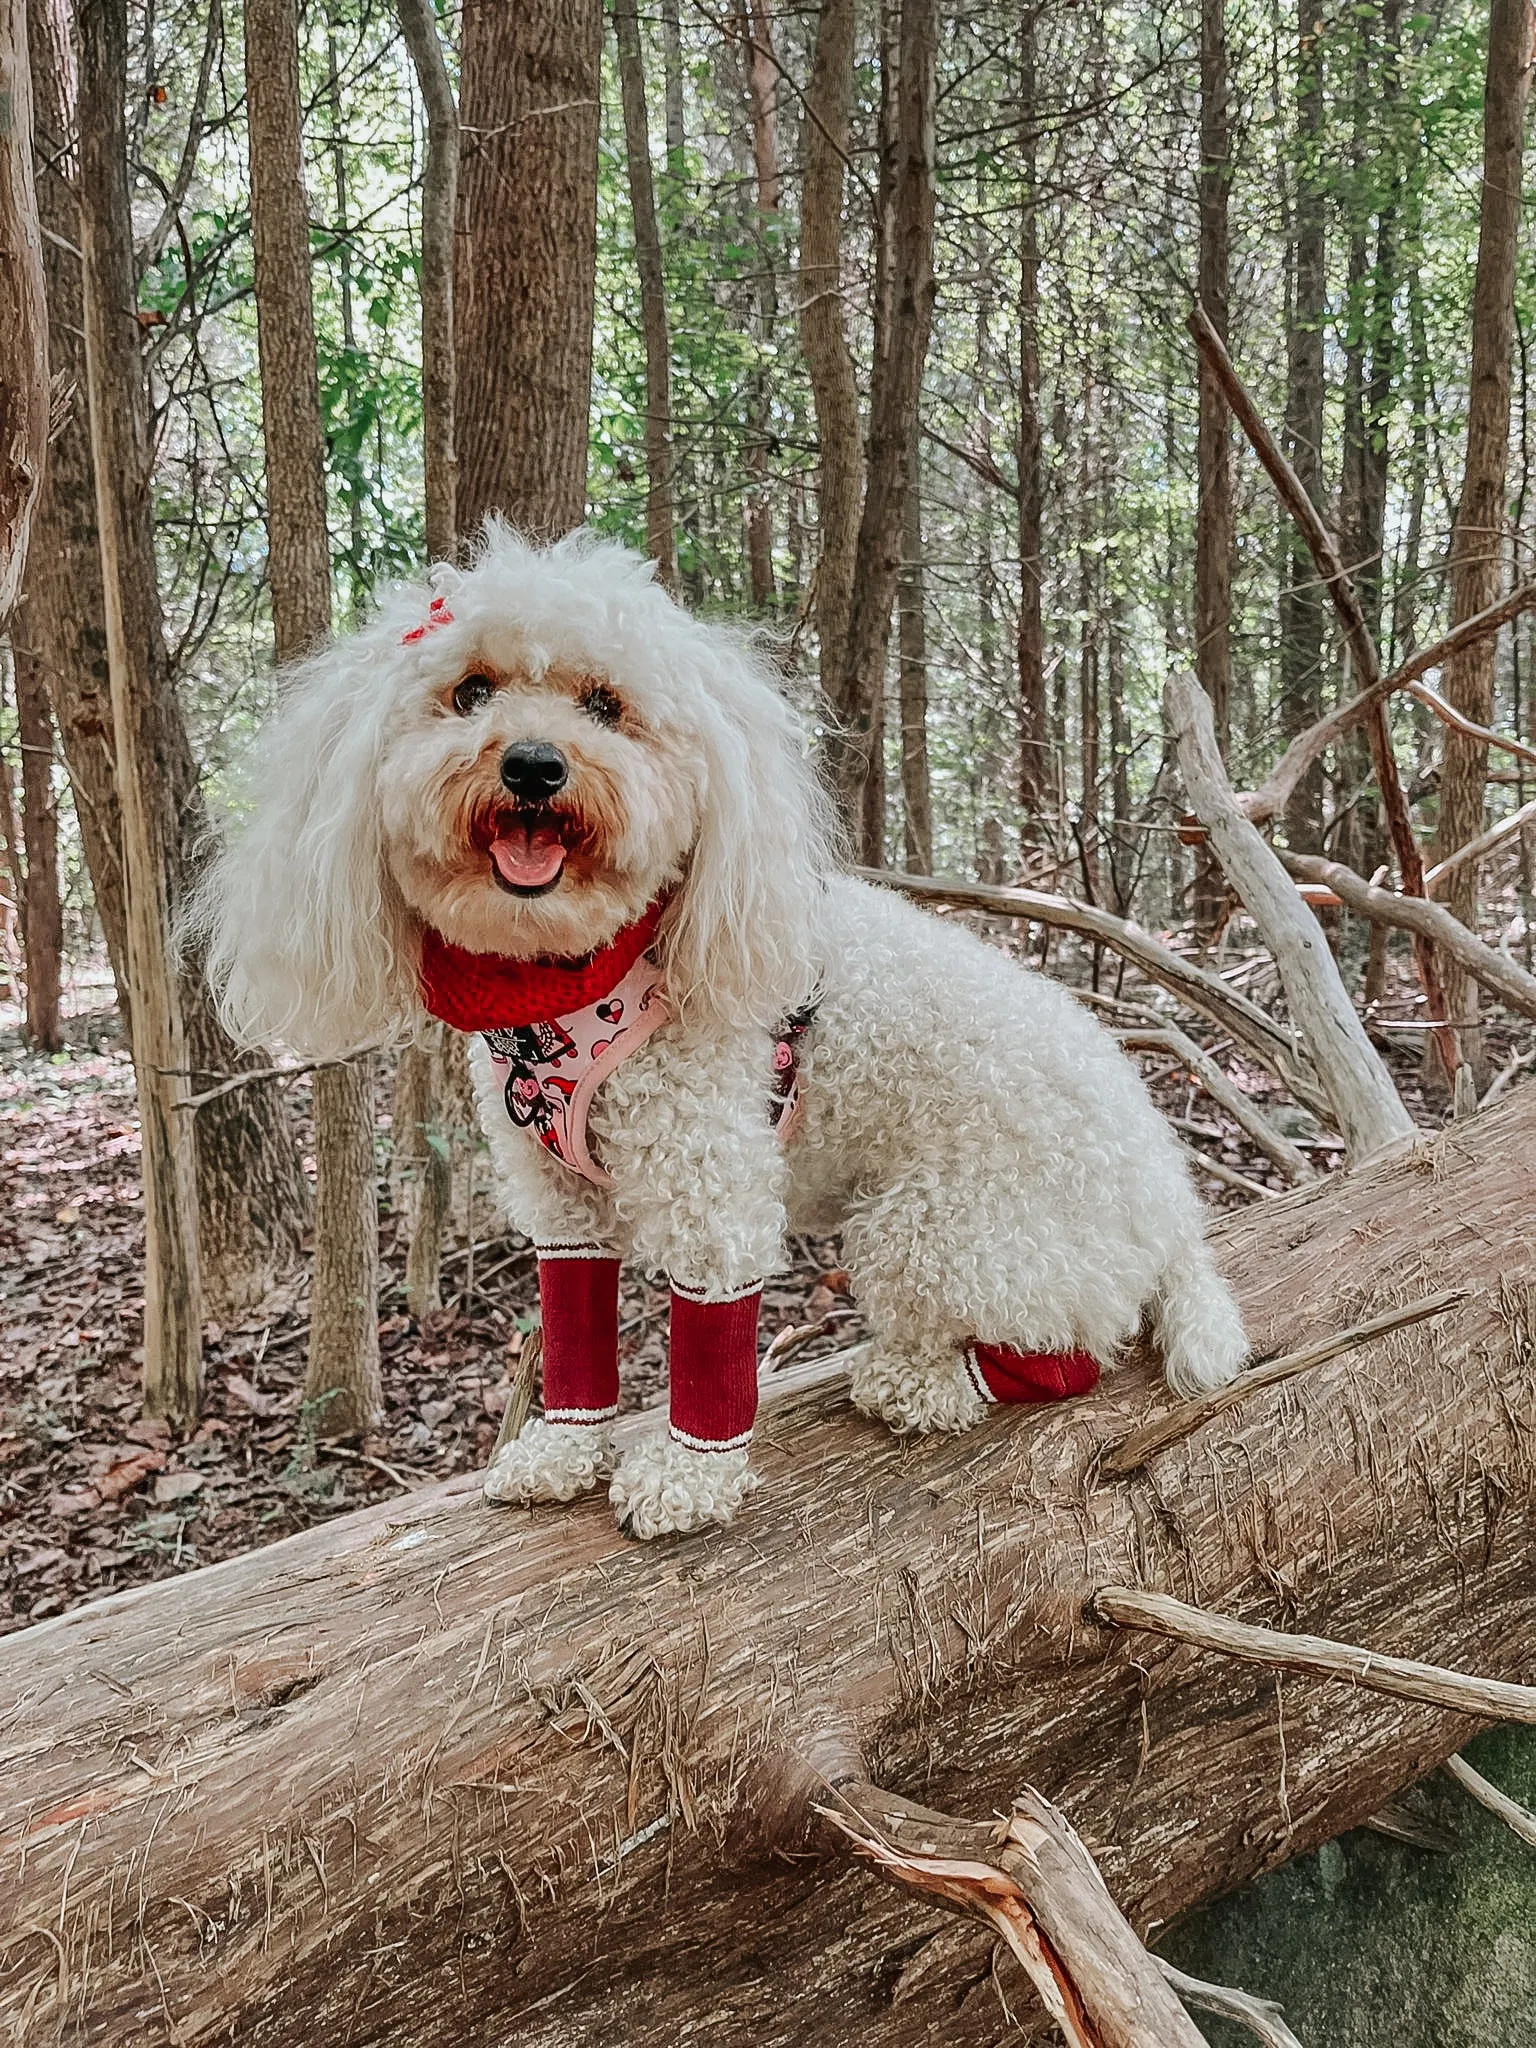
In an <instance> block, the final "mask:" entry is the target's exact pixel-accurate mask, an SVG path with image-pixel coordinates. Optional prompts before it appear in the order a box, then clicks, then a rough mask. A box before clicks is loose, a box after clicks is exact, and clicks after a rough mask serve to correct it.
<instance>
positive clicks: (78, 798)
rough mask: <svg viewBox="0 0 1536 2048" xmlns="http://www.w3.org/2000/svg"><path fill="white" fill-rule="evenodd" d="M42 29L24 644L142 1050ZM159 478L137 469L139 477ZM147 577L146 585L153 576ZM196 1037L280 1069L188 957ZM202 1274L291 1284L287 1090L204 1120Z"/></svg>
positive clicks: (57, 88)
mask: <svg viewBox="0 0 1536 2048" xmlns="http://www.w3.org/2000/svg"><path fill="white" fill-rule="evenodd" d="M29 19H30V27H31V40H32V49H33V52H34V80H35V83H36V88H37V120H38V134H39V138H40V141H41V144H42V149H41V153H40V163H41V171H40V177H39V188H38V198H39V206H40V208H41V211H42V217H43V221H44V224H45V225H46V226H47V227H48V228H49V229H50V230H51V233H50V234H49V236H48V238H47V239H46V241H45V243H44V261H45V266H46V269H47V273H48V310H49V323H50V345H51V348H52V350H53V355H54V360H55V363H56V365H57V366H58V368H59V370H60V372H61V374H62V375H63V376H65V377H68V378H70V379H71V380H72V381H73V382H74V384H75V386H76V396H75V399H74V402H73V403H72V404H71V405H70V406H68V408H67V409H66V411H65V414H64V417H63V418H62V420H61V421H60V423H59V427H58V430H57V432H56V433H55V434H54V436H53V439H52V441H51V442H50V444H49V451H48V465H47V474H46V477H45V480H44V490H43V496H42V499H41V502H40V503H39V506H38V511H37V522H38V523H37V536H38V547H37V550H36V553H35V555H34V557H33V563H32V568H31V571H30V573H29V576H28V585H29V596H28V602H27V605H26V608H25V611H24V614H23V617H22V624H21V632H20V635H19V637H20V639H21V640H22V641H23V642H24V643H25V646H26V648H27V650H28V653H29V656H30V657H31V658H34V659H35V660H36V661H37V662H38V664H39V665H40V667H41V670H42V672H43V674H44V677H45V679H46V683H47V687H48V690H49V693H50V696H51V698H52V701H53V709H54V716H55V718H56V719H57V721H58V727H59V733H60V737H61V739H62V741H63V747H64V758H65V761H66V763H67V765H68V768H69V778H70V785H71V788H72V790H73V793H74V800H75V816H76V819H77V821H78V823H79V826H80V837H81V843H82V845H83V848H84V852H85V859H86V867H87V871H88V872H89V874H90V878H91V892H92V895H93V897H94V899H95V904H96V914H97V916H98V918H99V919H100V921H101V928H102V933H103V936H104V938H105V940H106V945H107V952H108V956H109V957H110V959H111V962H112V969H113V973H114V976H115V977H116V981H117V990H118V1008H119V1012H120V1014H121V1017H122V1021H123V1027H124V1030H125V1033H127V1034H128V1036H129V1037H130V1041H131V1035H132V1023H133V1018H132V991H131V988H130V985H129V978H128V972H127V966H126V947H127V912H126V905H125V899H124V893H123V871H122V851H121V846H122V831H121V826H120V822H119V818H118V805H117V789H116V781H115V776H116V764H115V757H114V748H113V737H112V708H111V698H110V689H109V683H108V676H107V640H106V614H105V609H104V598H103V593H102V580H101V575H102V572H101V548H100V541H99V536H98V532H97V523H96V503H95V485H94V480H93V476H92V469H91V448H90V433H89V423H88V418H87V409H86V404H85V399H84V390H85V385H86V374H85V358H84V348H83V338H82V330H83V325H84V312H83V307H82V300H81V278H80V262H79V258H78V257H77V256H76V255H75V254H74V250H75V248H76V247H77V246H78V244H79V242H80V240H81V224H80V213H79V206H78V203H77V196H76V192H75V189H74V182H73V181H74V179H75V175H76V169H77V165H76V154H75V148H74V142H73V135H74V127H75V100H76V91H75V65H74V53H73V50H72V48H71V45H70V39H69V22H68V16H67V9H66V8H65V7H64V6H63V5H61V4H60V0H31V12H30V17H29ZM147 464H148V455H147V453H144V452H140V454H139V455H138V457H137V458H136V464H135V467H136V471H137V472H139V473H142V471H143V470H144V468H146V467H147ZM137 522H138V523H137V524H136V526H135V528H134V538H133V545H134V546H135V548H137V549H140V550H144V551H146V552H147V553H148V556H149V561H150V568H149V571H148V573H147V578H146V590H147V591H148V592H149V593H150V595H151V596H152V598H153V602H154V603H155V605H156V607H157V613H156V625H155V630H154V631H153V632H151V633H150V634H149V636H148V643H147V644H148V659H149V663H150V668H151V680H152V686H153V690H154V694H155V700H156V707H157V716H158V720H159V739H158V741H157V745H158V747H159V748H160V750H161V755H162V759H163V764H164V772H163V773H162V774H160V775H158V776H157V778H156V787H155V790H154V792H153V793H154V796H155V798H156V800H157V801H158V802H159V803H160V804H161V805H162V807H163V811H164V817H163V821H162V828H161V829H162V831H163V833H164V836H165V842H166V846H167V849H168V852H167V859H168V861H169V863H170V865H169V873H168V886H169V890H170V897H171V904H172V909H173V911H174V908H175V906H176V904H177V902H178V901H179V900H180V897H181V895H182V894H183V892H184V890H185V888H186V885H187V876H188V875H189V873H190V872H191V871H192V869H193V867H194V866H195V864H196V862H197V860H198V859H199V858H200V857H201V856H202V853H203V851H204V849H205V847H206V843H207V837H208V822H207V817H206V813H205V811H204V808H203V803H202V798H201V795H200V793H199V790H198V778H197V765H196V762H195V761H194V759H193V755H192V749H191V745H190V742H189V740H188V737H187V730H186V722H185V720H184V718H183V716H182V710H181V704H180V701H179V699H178V696H177V693H176V687H175V681H174V678H173V677H172V675H171V673H170V667H169V663H168V661H167V660H166V655H165V647H164V641H163V636H162V633H161V631H160V628H159V622H158V604H159V596H158V591H156V590H154V588H153V582H154V578H153V535H152V533H151V532H150V530H149V525H148V507H147V504H145V503H144V501H143V500H142V499H141V500H139V501H138V514H137ZM141 573H143V572H141ZM178 982H179V990H180V1002H181V1015H182V1029H183V1034H184V1037H185V1041H186V1048H185V1049H186V1055H187V1061H188V1064H189V1066H190V1067H191V1069H192V1070H193V1072H192V1079H193V1082H194V1085H196V1084H198V1083H202V1084H203V1085H206V1084H207V1082H209V1081H217V1080H220V1079H222V1078H224V1076H226V1075H227V1074H230V1073H232V1072H235V1071H238V1070H239V1069H241V1068H252V1067H264V1066H269V1065H270V1064H271V1060H270V1056H269V1055H268V1054H267V1053H265V1052H263V1051H261V1050H260V1049H256V1050H253V1051H246V1050H244V1049H238V1048H236V1047H235V1046H234V1045H233V1044H232V1043H231V1041H230V1039H229V1036H228V1034H227V1033H226V1032H225V1031H224V1029H223V1026H222V1025H221V1024H220V1023H219V1020H218V1018H217V1016H216V1015H215V1013H214V1008H213V1002H212V998H211V996H210V993H209V990H208V987H207V983H206V981H205V979H204V977H203V972H202V967H201V963H200V961H199V960H198V958H197V957H196V956H195V955H193V954H191V953H189V954H188V955H187V956H186V957H184V958H183V959H182V961H181V963H180V973H179V977H178ZM195 1122H196V1132H195V1143H196V1151H197V1187H198V1265H199V1270H200V1274H201V1278H202V1288H203V1299H204V1306H205V1308H206V1309H207V1311H208V1312H209V1313H210V1314H211V1315H213V1316H216V1317H217V1318H219V1319H220V1320H221V1321H223V1322H226V1323H227V1322H230V1321H233V1320H236V1319H238V1318H239V1317H240V1316H243V1315H246V1314H249V1313H250V1312H251V1311H252V1309H254V1308H255V1307H256V1306H257V1305H258V1304H259V1303H260V1301H261V1300H262V1298H263V1296H264V1295H265V1294H266V1292H267V1291H268V1289H269V1288H270V1286H271V1284H272V1282H273V1280H274V1279H275V1278H276V1277H277V1275H278V1274H279V1273H280V1272H281V1271H282V1270H283V1269H284V1268H286V1267H287V1266H288V1265H289V1264H290V1263H291V1262H292V1260H293V1259H294V1258H295V1257H296V1256H297V1253H298V1250H299V1243H300V1238H301V1235H302V1232H303V1228H304V1222H305V1218H306V1216H307V1214H308V1209H309V1188H308V1183H307V1182H306V1181H305V1179H304V1175H303V1172H302V1170H301V1168H300V1165H299V1158H298V1151H297V1147H296V1145H295V1143H294V1136H293V1131H292V1127H291V1124H290V1121H289V1116H288V1108H287V1103H286V1101H285V1099H284V1097H283V1095H282V1092H281V1090H280V1089H279V1087H278V1086H277V1085H276V1084H275V1083H253V1084H251V1085H249V1086H247V1087H245V1088H242V1089H241V1090H240V1091H239V1092H238V1094H231V1095H228V1096H224V1097H221V1098H218V1099H216V1100H214V1101H212V1102H209V1103H206V1104H204V1106H203V1107H202V1108H201V1109H200V1110H199V1111H198V1112H197V1116H196V1119H195Z"/></svg>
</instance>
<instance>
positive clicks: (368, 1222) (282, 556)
mask: <svg viewBox="0 0 1536 2048" xmlns="http://www.w3.org/2000/svg"><path fill="white" fill-rule="evenodd" d="M245 74H246V92H247V95H248V98H249V106H250V160H251V232H252V238H253V241H254V244H255V253H256V273H255V280H256V328H257V343H258V347H259V351H260V357H261V398H262V424H263V428H264V430H265V437H266V451H267V573H268V580H269V582H270V585H271V591H272V624H273V637H274V641H275V646H276V654H277V660H278V662H279V664H280V665H284V664H287V663H289V662H292V661H296V660H298V659H299V658H300V656H302V655H305V654H309V653H312V652H313V651H314V649H315V648H316V647H318V646H319V645H320V643H321V642H322V641H324V640H325V639H326V638H327V636H328V635H329V632H330V627H331V559H330V542H329V538H328V535H327V531H326V516H325V513H326V507H325V440H324V436H323V434H322V432H321V426H320V387H319V381H318V376H317V371H316V359H315V324H314V302H313V298H312V296H311V280H310V248H309V208H308V204H307V202H306V199H305V195H304V160H303V141H302V134H301V125H300V124H301V101H300V97H299V46H298V10H297V5H296V0H246V8H245ZM314 1116H315V1257H314V1276H313V1280H312V1283H311V1288H310V1331H309V1359H308V1365H307V1369H306V1375H305V1383H304V1397H305V1400H306V1401H307V1402H309V1403H312V1404H315V1408H314V1412H315V1413H316V1415H317V1419H318V1422H319V1426H320V1427H321V1428H322V1429H323V1430H324V1431H325V1432H326V1433H327V1434H350V1433H353V1432H355V1431H357V1430H359V1429H365V1428H367V1427H368V1425H369V1424H370V1423H371V1422H372V1421H373V1420H374V1418H375V1416H376V1414H377V1412H378V1409H379V1405H380V1394H379V1326H378V1311H377V1306H376V1295H377V1288H378V1255H379V1245H378V1214H377V1195H376V1192H375V1186H374V1164H373V1138H372V1132H373V1088H372V1083H371V1079H370V1076H369V1072H368V1066H367V1062H366V1061H365V1060H356V1061H352V1062H350V1063H349V1064H347V1065H344V1066H337V1067H327V1068H325V1069H323V1070H322V1071H321V1072H319V1073H317V1074H316V1076H315V1087H314ZM359 1133H361V1136H360V1135H359Z"/></svg>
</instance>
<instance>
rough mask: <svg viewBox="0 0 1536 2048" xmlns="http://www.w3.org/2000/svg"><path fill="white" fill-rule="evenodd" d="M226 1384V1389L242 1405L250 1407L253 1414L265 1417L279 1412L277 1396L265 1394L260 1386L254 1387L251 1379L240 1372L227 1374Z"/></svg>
mask: <svg viewBox="0 0 1536 2048" xmlns="http://www.w3.org/2000/svg"><path fill="white" fill-rule="evenodd" d="M224 1385H225V1388H226V1390H227V1391H228V1392H229V1393H230V1394H231V1395H233V1397H234V1399H235V1400H237V1401H238V1402H239V1403H240V1405H241V1407H242V1408H248V1409H249V1410H250V1412H251V1413H252V1415H260V1416H263V1417H265V1416H268V1415H275V1414H276V1413H277V1409H278V1403H277V1399H276V1397H275V1396H274V1395H272V1394H264V1393H263V1392H262V1391H261V1389H260V1387H253V1386H252V1385H251V1383H250V1381H249V1380H248V1379H243V1378H242V1377H241V1375H240V1374H239V1373H237V1372H232V1373H229V1374H228V1375H226V1377H225V1381H224Z"/></svg>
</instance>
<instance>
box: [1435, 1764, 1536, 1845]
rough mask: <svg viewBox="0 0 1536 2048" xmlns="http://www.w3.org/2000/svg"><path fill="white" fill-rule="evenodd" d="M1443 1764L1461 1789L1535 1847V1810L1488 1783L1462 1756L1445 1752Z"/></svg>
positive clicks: (1523, 1840)
mask: <svg viewBox="0 0 1536 2048" xmlns="http://www.w3.org/2000/svg"><path fill="white" fill-rule="evenodd" d="M1445 1768H1446V1770H1447V1771H1448V1772H1449V1774H1450V1775H1451V1777H1453V1778H1454V1779H1455V1780H1456V1782H1457V1784H1458V1785H1459V1786H1460V1787H1461V1789H1462V1791H1463V1792H1469V1793H1470V1794H1471V1795H1472V1797H1473V1798H1474V1799H1475V1800H1476V1801H1477V1803H1478V1805H1479V1806H1486V1807H1487V1809H1488V1811H1489V1812H1490V1813H1494V1814H1497V1815H1498V1817H1499V1819H1500V1820H1501V1821H1503V1823H1504V1825H1505V1826H1506V1827H1507V1828H1510V1829H1512V1830H1513V1831H1514V1833H1515V1834H1517V1835H1518V1836H1519V1837H1520V1839H1521V1841H1522V1842H1524V1843H1526V1844H1527V1845H1528V1846H1529V1847H1530V1848H1532V1849H1536V1813H1532V1812H1531V1811H1530V1810H1529V1809H1528V1808H1527V1807H1524V1806H1522V1805H1521V1804H1520V1802H1519V1800H1517V1799H1511V1798H1510V1796H1509V1794H1508V1793H1507V1792H1501V1791H1500V1790H1499V1788H1498V1786H1497V1785H1491V1784H1490V1783H1489V1782H1488V1780H1487V1779H1486V1778H1485V1777H1484V1776H1483V1774H1482V1772H1481V1771H1474V1770H1473V1768H1472V1766H1471V1765H1470V1764H1469V1763H1468V1762H1467V1760H1466V1758H1465V1757H1464V1756H1448V1757H1447V1758H1446V1760H1445Z"/></svg>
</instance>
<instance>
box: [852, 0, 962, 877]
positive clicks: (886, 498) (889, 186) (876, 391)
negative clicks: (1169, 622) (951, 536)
mask: <svg viewBox="0 0 1536 2048" xmlns="http://www.w3.org/2000/svg"><path fill="white" fill-rule="evenodd" d="M898 36H899V60H898V61H899V72H898V77H897V78H896V79H895V80H894V81H891V82H890V86H891V90H892V92H893V94H894V97H895V101H896V106H895V112H894V115H893V118H892V119H891V122H890V129H891V145H890V148H889V149H888V150H887V151H884V152H882V155H883V156H884V158H885V161H884V162H883V163H882V167H881V169H882V176H881V184H882V196H883V197H886V204H885V205H884V206H883V208H882V214H883V217H884V218H883V221H882V227H883V228H885V227H886V224H887V223H888V231H885V232H882V234H881V242H880V252H879V254H880V259H881V260H880V262H879V264H878V265H877V283H876V332H875V363H874V374H873V377H872V379H871V382H870V402H869V434H868V439H867V445H866V464H865V486H864V507H863V513H862V515H861V518H860V521H859V538H858V545H857V548H856V551H855V558H854V582H853V603H852V609H851V612H850V616H849V625H848V641H847V646H846V648H845V650H844V653H843V657H842V660H841V663H840V665H839V681H838V687H837V691H836V694H835V700H834V705H833V708H834V710H835V711H836V713H837V716H838V720H839V730H838V732H837V734H836V735H835V738H834V742H833V745H832V746H831V748H830V749H829V754H830V761H831V767H832V779H833V786H834V788H835V789H836V790H837V792H838V794H839V797H840V799H841V801H842V805H843V812H844V816H845V817H846V818H847V820H848V821H849V823H850V826H852V827H854V828H855V829H856V828H857V827H858V826H859V824H860V822H861V821H862V820H864V818H865V811H864V801H865V786H866V784H867V783H868V781H869V779H870V774H871V770H872V766H873V762H874V758H875V756H874V746H875V737H876V720H877V715H878V712H879V709H880V707H881V705H882V703H883V699H884V688H885V667H886V652H887V647H888V644H889V639H890V630H891V608H892V604H893V602H894V599H895V596H896V585H897V582H898V580H899V577H900V574H901V530H902V507H903V503H904V495H905V491H906V487H907V478H908V476H909V475H910V473H911V466H912V451H913V449H914V448H915V447H916V445H917V431H918V426H917V414H918V404H919V400H920V398H921V395H922V383H923V366H924V364H925V362H926V360H927V356H928V333H929V327H930V324H931V321H932V317H933V300H934V276H933V212H934V129H933V122H934V74H935V66H936V59H937V47H938V13H937V7H936V4H935V0H900V27H899V31H898ZM866 843H867V842H866ZM871 851H877V849H874V848H871Z"/></svg>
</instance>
